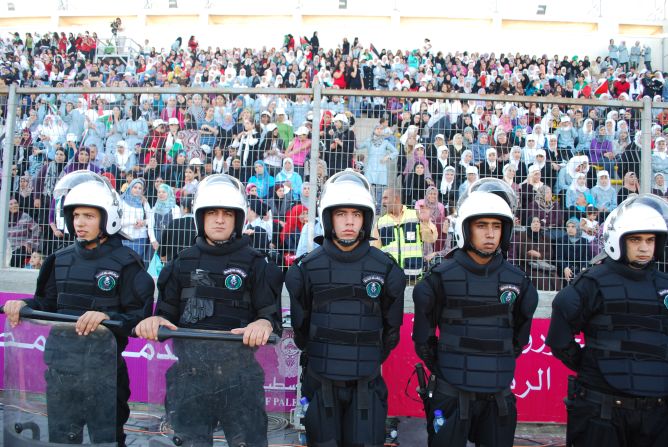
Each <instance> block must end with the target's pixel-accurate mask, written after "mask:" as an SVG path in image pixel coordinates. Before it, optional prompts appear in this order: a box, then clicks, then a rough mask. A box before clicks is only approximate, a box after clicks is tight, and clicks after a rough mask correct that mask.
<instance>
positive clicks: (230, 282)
mask: <svg viewBox="0 0 668 447" xmlns="http://www.w3.org/2000/svg"><path fill="white" fill-rule="evenodd" d="M242 284H243V279H241V276H239V275H237V274H236V273H232V274H231V275H227V277H226V278H225V287H227V288H228V289H230V290H238V289H239V288H241V285H242Z"/></svg>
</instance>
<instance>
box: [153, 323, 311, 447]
mask: <svg viewBox="0 0 668 447" xmlns="http://www.w3.org/2000/svg"><path fill="white" fill-rule="evenodd" d="M159 335H160V336H161V337H160V338H161V339H162V340H163V341H161V342H147V343H149V344H150V347H149V346H147V349H146V350H147V351H148V352H149V353H150V354H151V358H150V359H149V362H148V368H147V383H148V400H149V413H150V415H151V416H152V418H153V425H152V426H151V427H149V430H150V431H151V432H153V433H157V434H158V436H154V437H152V438H151V440H150V441H149V445H150V446H154V447H157V446H174V445H177V446H181V445H182V446H211V445H212V444H213V441H214V440H215V441H216V444H215V445H216V446H234V447H236V446H247V447H259V446H262V447H264V446H267V445H268V444H270V445H277V444H278V445H284V444H288V445H295V444H297V439H298V433H297V431H296V430H295V429H294V428H293V427H291V426H290V412H291V411H292V410H293V409H294V407H295V405H296V403H297V402H296V401H297V395H296V388H297V381H298V380H297V379H298V378H297V374H298V366H299V365H298V363H299V350H298V349H297V347H296V346H295V344H294V342H293V340H292V335H291V332H289V331H286V332H284V334H283V337H282V338H279V337H278V336H276V335H272V338H271V339H270V342H269V343H268V344H267V345H266V346H263V347H260V348H249V347H248V346H245V345H243V343H242V342H241V337H240V336H238V335H232V334H229V333H225V332H217V331H195V330H184V329H179V330H178V331H170V330H168V329H165V328H161V330H160V333H159Z"/></svg>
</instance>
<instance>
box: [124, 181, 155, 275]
mask: <svg viewBox="0 0 668 447" xmlns="http://www.w3.org/2000/svg"><path fill="white" fill-rule="evenodd" d="M121 210H122V212H123V215H122V218H121V231H123V233H125V234H126V235H127V236H128V237H129V238H130V239H129V240H124V241H123V245H125V246H126V247H130V248H131V249H133V250H134V251H135V252H137V254H139V256H141V258H142V259H143V260H144V264H145V265H146V266H148V264H149V261H150V259H151V257H150V254H151V253H150V251H151V250H150V245H149V243H148V242H149V240H148V216H149V214H150V212H151V209H150V208H149V205H148V201H147V200H146V199H145V198H144V181H143V180H142V179H139V178H136V179H134V180H132V181H131V182H130V184H129V185H128V188H127V189H126V190H125V192H124V193H123V194H122V195H121Z"/></svg>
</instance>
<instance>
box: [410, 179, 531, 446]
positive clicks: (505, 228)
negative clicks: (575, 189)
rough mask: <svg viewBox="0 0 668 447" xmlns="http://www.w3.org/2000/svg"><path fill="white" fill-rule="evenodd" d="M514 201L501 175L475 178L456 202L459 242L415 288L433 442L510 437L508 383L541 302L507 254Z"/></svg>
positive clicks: (416, 334) (512, 419) (513, 414)
mask: <svg viewBox="0 0 668 447" xmlns="http://www.w3.org/2000/svg"><path fill="white" fill-rule="evenodd" d="M515 203H516V199H515V194H514V193H513V191H512V190H511V189H510V188H509V187H508V186H507V185H506V184H505V183H504V182H503V181H500V180H497V179H483V180H479V181H478V182H476V183H474V184H473V185H471V187H470V189H469V192H467V193H466V194H464V195H463V196H462V198H461V199H460V202H459V205H458V210H459V213H458V216H457V221H456V224H455V237H456V241H457V247H458V248H457V249H455V250H454V251H453V252H452V254H451V255H450V256H449V257H448V258H447V259H445V260H444V261H443V262H441V263H440V264H439V265H437V266H436V267H434V268H433V269H432V270H431V271H430V273H429V274H427V276H426V277H425V278H424V279H423V280H422V281H420V283H418V284H417V285H416V286H415V289H414V290H413V300H414V302H415V325H414V329H413V341H414V342H415V350H416V352H417V354H418V356H419V357H420V358H421V359H422V360H423V361H424V362H425V364H426V365H427V367H428V368H429V370H430V371H431V373H432V376H431V377H430V380H429V384H428V391H429V393H428V395H429V396H430V397H428V398H426V400H425V410H426V412H427V421H428V424H427V428H428V432H429V445H430V446H446V445H447V446H465V445H466V442H467V438H468V439H469V440H471V441H472V442H474V443H475V444H476V445H478V446H480V445H485V446H512V445H513V439H514V433H515V427H516V425H517V410H516V407H515V396H514V395H513V394H512V393H511V391H510V383H511V381H512V380H513V373H514V371H515V359H516V358H517V357H518V356H519V355H520V354H521V351H522V347H523V346H524V345H525V344H526V343H527V342H528V339H529V332H530V329H531V320H532V318H533V313H534V311H535V310H536V307H537V305H538V294H537V292H536V290H535V288H534V286H533V285H532V284H531V281H530V280H529V279H528V278H527V276H526V275H525V273H524V272H522V271H521V270H519V269H518V268H517V267H515V266H513V265H511V264H510V263H509V262H508V261H506V259H505V255H506V253H507V251H508V248H509V245H510V238H511V235H512V231H513V221H514V208H515ZM436 329H438V330H439V331H440V335H439V337H438V338H436V335H435V333H436ZM437 410H438V411H439V412H440V414H441V415H442V418H443V419H441V421H443V420H444V421H445V423H444V424H441V425H439V424H440V422H441V421H437V422H438V423H439V424H437V425H438V426H439V428H438V430H437V429H436V428H434V415H435V414H436V412H437Z"/></svg>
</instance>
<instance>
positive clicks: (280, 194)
mask: <svg viewBox="0 0 668 447" xmlns="http://www.w3.org/2000/svg"><path fill="white" fill-rule="evenodd" d="M300 190H301V187H300ZM293 192H294V191H293V190H290V191H287V192H286V188H285V187H284V185H283V183H280V182H277V183H276V184H275V185H274V195H273V197H272V198H271V199H269V208H270V209H271V214H272V216H273V217H274V218H275V219H278V220H279V221H281V225H285V216H286V215H287V214H288V211H290V209H291V208H292V207H293V206H294V205H295V202H296V201H295V198H294V196H293Z"/></svg>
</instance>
